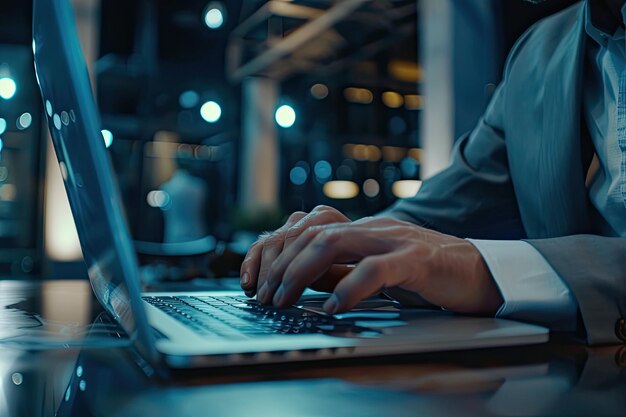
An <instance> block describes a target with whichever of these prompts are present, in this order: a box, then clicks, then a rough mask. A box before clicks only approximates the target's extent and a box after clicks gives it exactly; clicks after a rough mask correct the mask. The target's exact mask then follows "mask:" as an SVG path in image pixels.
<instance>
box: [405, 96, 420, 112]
mask: <svg viewBox="0 0 626 417" xmlns="http://www.w3.org/2000/svg"><path fill="white" fill-rule="evenodd" d="M404 105H405V107H406V109H407V110H421V109H422V108H424V98H423V97H422V96H420V95H417V94H407V95H406V96H404Z"/></svg>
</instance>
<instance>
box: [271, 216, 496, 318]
mask: <svg viewBox="0 0 626 417" xmlns="http://www.w3.org/2000/svg"><path fill="white" fill-rule="evenodd" d="M337 264H357V265H356V267H355V268H354V269H353V270H351V271H350V272H349V273H348V274H347V275H345V276H344V277H342V279H340V280H338V281H337V282H336V286H335V288H334V291H333V295H332V296H331V297H330V298H329V299H328V300H327V301H326V303H325V304H324V309H325V311H326V312H327V313H329V314H335V313H338V312H341V311H346V310H349V309H350V308H352V307H354V306H355V305H356V304H357V303H358V302H359V301H361V300H363V299H365V298H367V297H370V296H372V295H375V294H377V293H378V292H380V291H381V290H383V289H384V288H387V287H400V288H402V289H405V290H408V291H413V292H416V293H418V294H419V295H420V296H422V297H423V298H424V299H426V300H427V301H428V302H430V303H432V304H435V305H439V306H441V307H444V308H445V309H447V310H451V311H455V312H459V313H471V314H494V313H495V312H496V311H497V309H498V308H499V306H500V305H501V304H502V298H501V295H500V293H499V291H498V289H497V287H496V284H495V282H494V281H493V279H492V277H491V274H490V273H489V270H488V268H487V266H486V265H485V262H484V260H483V259H482V257H481V255H480V252H479V251H478V250H477V249H476V248H475V247H474V246H473V245H472V244H471V243H470V242H468V241H466V240H464V239H459V238H457V237H454V236H449V235H445V234H442V233H439V232H435V231H432V230H428V229H424V228H422V227H418V226H415V225H413V224H411V223H406V222H403V221H399V220H395V219H389V218H365V219H361V220H359V221H356V222H352V223H348V222H344V223H335V224H328V225H322V226H311V227H308V228H306V229H305V230H304V231H302V232H301V233H300V234H299V236H298V237H297V238H296V239H295V240H293V241H292V242H291V243H290V245H289V246H288V247H286V248H285V249H284V250H283V251H282V252H281V253H280V255H278V256H277V257H276V259H275V261H274V262H273V263H272V265H271V268H270V269H269V271H267V272H266V275H265V281H266V283H265V285H266V288H265V291H264V292H265V294H264V297H263V300H261V301H262V302H266V303H269V302H270V300H271V301H272V303H273V304H274V305H275V306H277V307H287V306H289V305H291V304H293V303H294V302H296V301H297V300H298V298H299V297H300V295H301V294H302V292H303V291H304V289H305V288H307V287H310V286H312V285H314V284H315V283H316V281H317V280H318V279H319V278H320V277H323V276H324V275H325V274H326V273H327V272H328V271H329V270H330V268H331V267H332V266H333V265H337Z"/></svg>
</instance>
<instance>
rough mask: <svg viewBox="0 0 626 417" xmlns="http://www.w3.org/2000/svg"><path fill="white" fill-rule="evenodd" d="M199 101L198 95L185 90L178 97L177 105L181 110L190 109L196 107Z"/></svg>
mask: <svg viewBox="0 0 626 417" xmlns="http://www.w3.org/2000/svg"><path fill="white" fill-rule="evenodd" d="M199 101H200V95H198V93H196V92H195V91H193V90H187V91H184V92H182V93H181V95H180V96H179V97H178V103H179V104H180V107H182V108H183V109H191V108H192V107H196V106H197V105H198V102H199Z"/></svg>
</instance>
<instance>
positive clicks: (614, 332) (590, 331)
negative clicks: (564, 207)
mask: <svg viewBox="0 0 626 417" xmlns="http://www.w3.org/2000/svg"><path fill="white" fill-rule="evenodd" d="M528 243H530V244H531V245H533V246H534V247H535V248H536V249H537V250H538V251H539V252H541V254H542V255H543V256H544V257H545V258H546V260H547V261H548V263H549V264H550V265H551V266H552V267H553V268H554V270H555V271H556V272H557V273H558V274H559V276H560V277H561V278H562V279H563V280H564V281H565V282H566V283H567V285H568V286H569V288H570V289H571V290H572V292H573V293H574V296H575V297H576V299H577V301H578V305H579V308H580V312H581V315H582V319H583V322H584V324H585V329H586V330H587V341H588V343H590V344H604V343H624V342H626V326H625V325H624V319H626V238H611V237H601V236H592V235H578V236H568V237H560V238H554V239H540V240H529V241H528Z"/></svg>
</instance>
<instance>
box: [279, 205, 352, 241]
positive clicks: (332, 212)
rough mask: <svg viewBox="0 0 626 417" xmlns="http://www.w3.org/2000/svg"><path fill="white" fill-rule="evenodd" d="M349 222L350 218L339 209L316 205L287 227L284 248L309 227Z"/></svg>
mask: <svg viewBox="0 0 626 417" xmlns="http://www.w3.org/2000/svg"><path fill="white" fill-rule="evenodd" d="M349 222H350V219H349V218H347V217H346V216H345V215H343V214H342V213H341V212H340V211H338V210H336V209H334V208H332V207H327V206H317V207H315V208H314V209H313V210H312V211H311V212H310V213H309V214H307V215H306V216H304V217H302V218H301V219H300V220H299V221H298V222H296V223H295V224H294V225H293V226H291V227H290V228H289V230H288V231H287V235H286V237H285V248H287V247H289V246H290V245H291V243H293V242H294V241H295V240H296V239H297V238H298V237H299V236H300V235H301V234H302V232H304V231H305V230H307V229H308V228H309V227H313V226H320V225H324V224H333V223H349Z"/></svg>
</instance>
